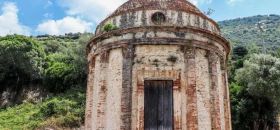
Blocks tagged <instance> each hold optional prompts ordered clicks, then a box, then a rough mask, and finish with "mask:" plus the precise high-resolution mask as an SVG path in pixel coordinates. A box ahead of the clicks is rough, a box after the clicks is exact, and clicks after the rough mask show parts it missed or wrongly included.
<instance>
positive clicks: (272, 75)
mask: <svg viewBox="0 0 280 130" xmlns="http://www.w3.org/2000/svg"><path fill="white" fill-rule="evenodd" d="M279 77H280V59H278V58H276V57H273V56H271V55H264V54H260V55H256V54H255V55H253V56H252V57H251V58H250V59H249V60H246V61H245V63H244V68H242V69H240V70H238V72H237V75H236V80H237V81H238V83H239V84H241V85H243V86H246V89H247V90H248V92H249V93H250V94H251V95H256V96H259V95H261V96H263V97H265V98H268V99H269V100H270V101H274V105H276V106H279V104H280V100H279V97H278V96H279V95H280V80H279Z"/></svg>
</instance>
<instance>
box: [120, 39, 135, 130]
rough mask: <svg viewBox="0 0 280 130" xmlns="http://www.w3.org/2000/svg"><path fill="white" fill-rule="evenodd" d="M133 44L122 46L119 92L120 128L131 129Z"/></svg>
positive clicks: (123, 129) (122, 129)
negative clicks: (120, 85)
mask: <svg viewBox="0 0 280 130" xmlns="http://www.w3.org/2000/svg"><path fill="white" fill-rule="evenodd" d="M133 58H134V46H133V45H131V44H129V45H126V46H125V47H123V68H122V69H123V70H122V72H123V73H122V77H123V80H122V94H121V122H122V124H121V128H120V129H121V130H131V128H132V127H131V114H132V113H131V112H132V67H133Z"/></svg>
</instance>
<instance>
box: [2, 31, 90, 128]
mask: <svg viewBox="0 0 280 130" xmlns="http://www.w3.org/2000/svg"><path fill="white" fill-rule="evenodd" d="M91 37H92V34H90V33H85V34H67V35H64V36H49V35H44V36H37V37H26V36H21V35H10V36H6V37H0V94H1V95H0V96H1V97H0V98H1V100H0V104H1V105H0V129H1V130H22V129H27V130H29V129H37V128H42V127H51V128H73V127H76V128H79V127H80V126H81V125H82V124H83V122H84V111H85V89H86V87H85V86H86V77H87V69H86V68H87V63H86V49H85V48H86V44H87V41H88V40H89V39H90V38H91ZM26 88H32V89H35V90H40V91H39V92H37V93H32V94H33V95H42V96H39V97H40V98H39V99H31V100H30V99H28V100H27V99H25V98H26V97H25V96H22V95H24V94H26V93H28V91H29V90H32V89H27V90H28V91H24V90H26ZM28 96H30V95H27V97H28ZM5 98H6V99H5ZM34 98H37V97H34ZM19 99H21V100H19Z"/></svg>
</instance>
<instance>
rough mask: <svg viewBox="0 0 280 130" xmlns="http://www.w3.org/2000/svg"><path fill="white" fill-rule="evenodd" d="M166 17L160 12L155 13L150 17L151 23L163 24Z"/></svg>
mask: <svg viewBox="0 0 280 130" xmlns="http://www.w3.org/2000/svg"><path fill="white" fill-rule="evenodd" d="M165 21H166V17H165V15H164V14H163V13H162V12H156V13H154V14H153V15H152V22H153V23H154V24H157V25H160V24H162V23H165Z"/></svg>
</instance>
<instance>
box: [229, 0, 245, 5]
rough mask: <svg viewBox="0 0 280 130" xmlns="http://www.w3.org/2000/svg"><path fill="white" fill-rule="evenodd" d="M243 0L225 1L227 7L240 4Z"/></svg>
mask: <svg viewBox="0 0 280 130" xmlns="http://www.w3.org/2000/svg"><path fill="white" fill-rule="evenodd" d="M242 1H243V0H227V3H228V4H229V5H235V4H236V3H237V2H242Z"/></svg>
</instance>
